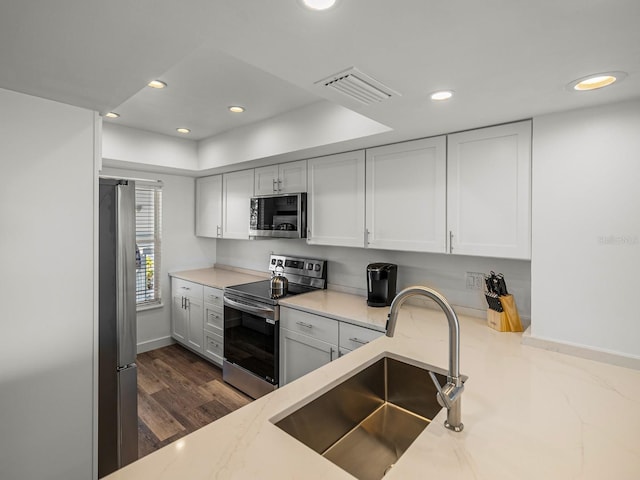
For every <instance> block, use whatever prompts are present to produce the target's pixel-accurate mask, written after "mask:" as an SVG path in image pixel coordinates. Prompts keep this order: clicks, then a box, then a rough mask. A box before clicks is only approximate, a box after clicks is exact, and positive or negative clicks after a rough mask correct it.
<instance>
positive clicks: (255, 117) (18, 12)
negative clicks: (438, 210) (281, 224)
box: [0, 0, 640, 148]
mask: <svg viewBox="0 0 640 480" xmlns="http://www.w3.org/2000/svg"><path fill="white" fill-rule="evenodd" d="M639 25H640V2H639V1H638V0H562V1H557V0H553V1H551V0H538V1H530V0H485V1H482V2H479V1H477V0H452V1H447V2H430V1H425V0H395V1H393V2H390V1H389V0H339V4H338V7H337V8H335V9H333V10H331V11H328V12H322V13H317V12H311V11H308V10H306V9H304V8H303V7H301V6H300V4H299V2H298V0H269V1H264V0H233V1H223V0H218V1H215V0H183V1H181V2H175V1H173V0H171V1H170V0H136V1H135V2H131V1H130V0H126V1H125V0H110V1H108V2H105V1H103V0H100V1H97V0H60V1H57V2H51V1H47V0H39V1H38V0H21V1H19V2H18V1H15V2H9V1H3V2H2V3H0V87H2V88H7V89H10V90H16V91H20V92H24V93H28V94H32V95H36V96H41V97H45V98H49V99H53V100H57V101H61V102H65V103H69V104H72V105H77V106H81V107H85V108H90V109H94V110H97V111H99V112H101V113H105V112H107V111H111V110H114V111H116V112H118V113H120V114H121V117H120V118H119V119H117V120H113V121H112V120H109V121H112V122H113V123H118V124H121V125H126V126H132V127H136V128H141V129H144V130H149V131H154V132H159V133H163V134H167V135H179V134H178V133H177V132H176V131H175V129H176V128H177V127H187V128H190V129H191V130H192V133H191V134H190V135H189V136H188V137H187V138H192V139H194V140H198V139H202V138H208V137H211V136H215V135H217V134H220V133H221V132H225V131H228V130H231V129H234V128H237V127H241V126H245V125H247V124H251V123H253V122H257V121H260V120H264V119H268V118H271V117H276V116H278V115H281V114H283V113H286V112H288V111H290V110H293V109H297V108H300V107H303V106H305V105H309V104H311V103H314V102H318V101H327V100H328V101H331V102H335V103H339V104H341V105H342V106H344V107H347V108H349V109H352V110H354V111H356V112H358V113H360V114H362V115H364V116H366V117H369V118H371V119H373V120H375V121H377V122H379V123H382V124H384V125H387V126H389V127H391V128H392V129H393V131H391V132H389V133H388V134H383V136H378V137H372V138H371V139H369V140H367V141H372V142H373V141H375V142H376V144H379V143H381V142H382V141H396V140H403V139H408V138H418V137H425V136H430V135H435V134H441V133H446V132H452V131H458V130H463V129H468V128H474V127H480V126H485V125H491V124H495V123H501V122H507V121H512V120H518V119H521V118H528V117H532V116H535V115H540V114H544V113H550V112H554V111H560V110H569V109H574V108H580V107H586V106H592V105H597V104H603V103H610V102H617V101H624V100H626V99H631V98H635V97H639V96H640V27H638V26H639ZM349 67H356V68H358V69H359V70H361V71H362V72H364V73H366V74H368V75H370V76H372V77H373V78H375V79H377V80H378V81H380V82H382V83H383V84H385V85H387V86H388V87H390V88H391V89H393V90H395V91H397V92H398V93H400V95H399V96H394V97H392V98H391V99H390V100H387V101H385V102H382V103H380V104H376V105H371V106H364V105H359V104H356V103H355V102H353V101H352V100H349V99H348V98H341V97H340V96H339V95H337V94H333V93H331V92H330V91H328V90H329V89H327V88H325V87H320V86H317V85H315V82H317V81H318V80H321V79H323V78H325V77H328V76H330V75H332V74H334V73H337V72H340V71H342V70H345V69H347V68H349ZM611 70H618V71H624V72H627V73H628V76H627V78H626V79H625V80H624V81H622V82H620V83H618V84H615V85H613V86H612V87H609V88H606V89H602V90H598V91H593V92H588V93H585V92H582V93H576V92H573V91H569V90H567V89H566V84H567V83H569V82H570V81H572V80H574V79H576V78H579V77H583V76H585V75H588V74H591V73H598V72H603V71H611ZM154 78H159V79H161V80H164V81H166V82H167V84H168V85H169V87H168V88H166V89H164V90H152V89H150V88H148V87H146V86H145V85H146V83H147V82H148V81H149V80H151V79H154ZM442 88H448V89H453V90H454V91H455V93H456V95H455V97H454V98H453V99H452V100H450V101H447V102H443V103H438V104H436V103H434V102H432V101H431V100H430V99H429V93H431V92H432V91H434V90H438V89H442ZM233 104H240V105H243V106H245V107H246V109H247V111H246V112H245V113H244V114H241V115H233V114H231V113H229V112H228V111H227V109H226V107H227V106H229V105H233ZM341 148H344V145H342V146H341Z"/></svg>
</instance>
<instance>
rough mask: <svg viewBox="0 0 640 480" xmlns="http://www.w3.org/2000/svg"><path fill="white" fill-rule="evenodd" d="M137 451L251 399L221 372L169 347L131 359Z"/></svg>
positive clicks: (156, 445) (144, 450)
mask: <svg viewBox="0 0 640 480" xmlns="http://www.w3.org/2000/svg"><path fill="white" fill-rule="evenodd" d="M136 363H137V364H138V452H139V456H140V457H144V456H145V455H148V454H149V453H151V452H153V451H155V450H157V449H159V448H160V447H164V446H165V445H167V444H169V443H171V442H174V441H175V440H178V439H179V438H181V437H183V436H185V435H187V434H188V433H191V432H193V431H195V430H197V429H198V428H201V427H203V426H205V425H207V424H209V423H211V422H213V421H214V420H217V419H218V418H220V417H223V416H225V415H226V414H228V413H230V412H233V411H234V410H237V409H238V408H240V407H242V406H243V405H246V404H247V403H249V402H250V401H251V398H249V397H247V396H246V395H245V394H243V393H242V392H240V391H238V390H236V389H235V388H233V387H232V386H230V385H228V384H226V383H224V382H223V381H222V370H221V369H220V368H218V367H216V366H215V365H212V364H211V363H209V362H207V361H206V360H204V359H202V358H200V357H199V356H197V355H195V354H194V353H192V352H190V351H189V350H187V349H185V348H183V347H181V346H179V345H177V344H174V345H170V346H168V347H164V348H159V349H157V350H152V351H150V352H145V353H141V354H139V355H138V356H137V360H136Z"/></svg>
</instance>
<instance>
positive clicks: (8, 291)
mask: <svg viewBox="0 0 640 480" xmlns="http://www.w3.org/2000/svg"><path fill="white" fill-rule="evenodd" d="M0 111H1V112H2V115H0V178H2V185H1V186H0V225H2V227H1V228H0V274H1V275H0V279H1V280H0V281H1V282H2V285H1V287H0V324H1V325H2V342H1V348H0V478H2V479H11V480H22V479H24V480H30V479H34V478H46V479H60V480H74V479H77V480H86V479H89V478H92V476H93V462H92V456H93V452H94V445H93V428H94V425H93V418H94V403H93V399H94V384H93V373H94V359H95V356H94V322H95V312H94V192H95V186H96V181H95V167H94V125H95V122H96V121H97V120H98V118H97V117H96V115H95V114H94V113H93V112H91V111H89V110H84V109H80V108H76V107H71V106H68V105H64V104H61V103H56V102H52V101H49V100H43V99H40V98H36V97H31V96H28V95H23V94H19V93H15V92H10V91H8V90H1V89H0Z"/></svg>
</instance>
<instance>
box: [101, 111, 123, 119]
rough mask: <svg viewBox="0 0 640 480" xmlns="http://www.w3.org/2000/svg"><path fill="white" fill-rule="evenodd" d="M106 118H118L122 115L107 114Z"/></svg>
mask: <svg viewBox="0 0 640 480" xmlns="http://www.w3.org/2000/svg"><path fill="white" fill-rule="evenodd" d="M104 116H105V117H107V118H118V117H119V116H120V114H119V113H116V112H107V113H105V114H104Z"/></svg>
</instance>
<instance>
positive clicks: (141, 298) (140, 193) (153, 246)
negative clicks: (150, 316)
mask: <svg viewBox="0 0 640 480" xmlns="http://www.w3.org/2000/svg"><path fill="white" fill-rule="evenodd" d="M161 233H162V190H161V184H146V183H138V182H136V304H137V306H138V307H143V306H151V305H157V304H159V303H160V301H161V298H160V292H161V289H160V278H161V277H160V267H161V253H162V235H161Z"/></svg>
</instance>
